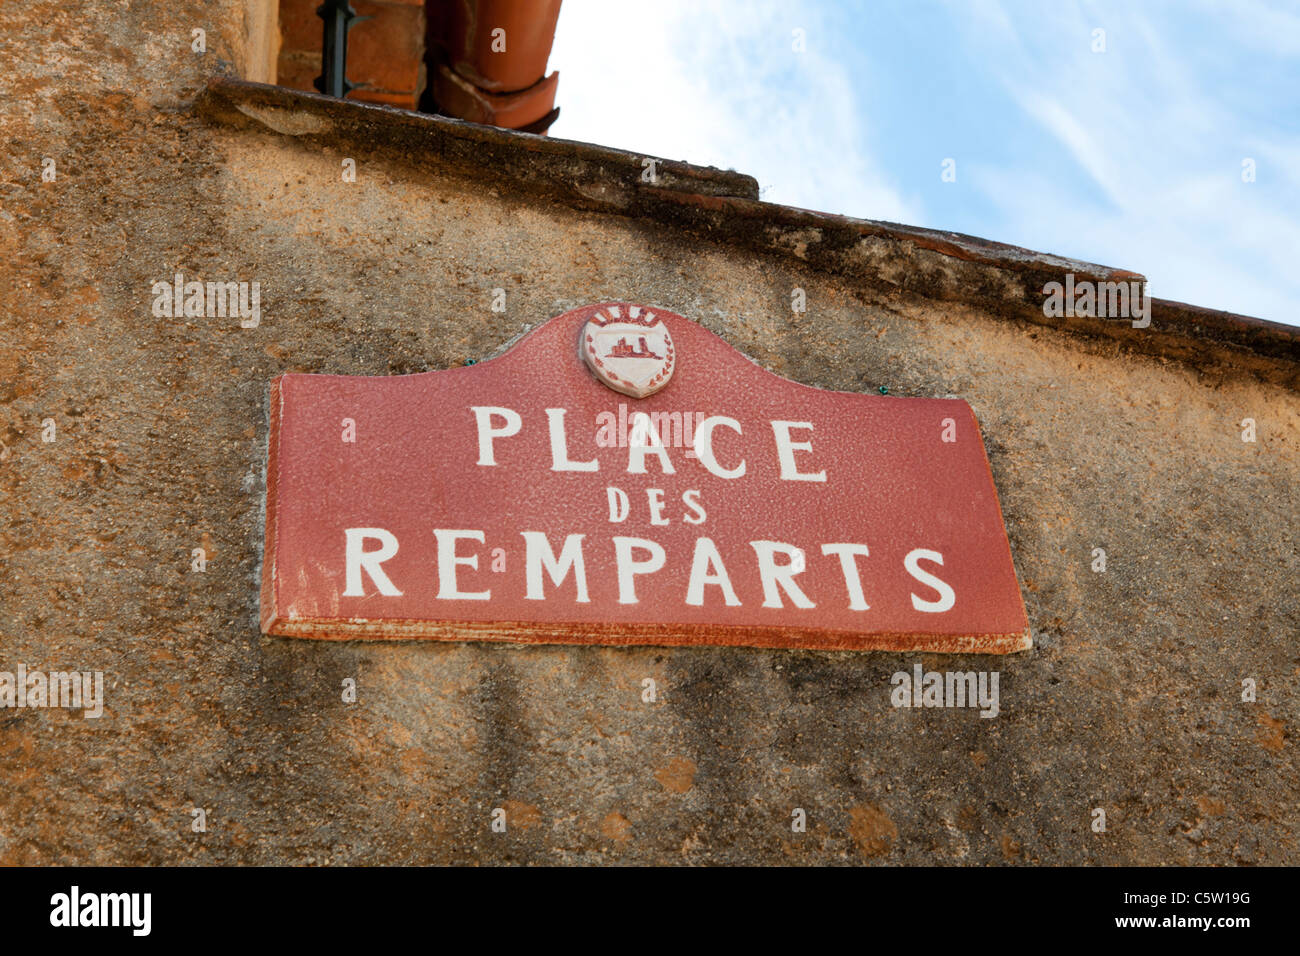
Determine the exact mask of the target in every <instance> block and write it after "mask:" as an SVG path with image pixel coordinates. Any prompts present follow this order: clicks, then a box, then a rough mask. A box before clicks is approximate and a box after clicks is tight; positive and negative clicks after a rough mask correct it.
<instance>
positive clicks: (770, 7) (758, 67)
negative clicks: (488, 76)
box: [550, 0, 919, 222]
mask: <svg viewBox="0 0 1300 956" xmlns="http://www.w3.org/2000/svg"><path fill="white" fill-rule="evenodd" d="M795 29H803V30H804V31H806V42H807V51H806V52H804V53H796V52H794V50H793V49H792V44H793V31H794V30H795ZM826 36H827V34H826V29H825V28H823V26H822V21H821V18H820V16H818V14H817V12H816V10H815V8H814V7H813V6H812V5H810V4H805V3H776V2H767V3H752V4H743V5H739V6H738V5H736V4H727V5H723V4H719V3H700V2H698V0H696V2H688V0H665V2H662V3H655V4H653V5H644V4H641V3H617V4H615V3H609V2H601V0H566V2H565V4H564V6H563V7H562V8H561V12H560V23H559V28H558V30H557V33H556V38H555V47H554V50H553V51H552V55H551V61H550V62H551V66H552V67H553V68H554V69H558V70H559V71H560V91H559V96H558V100H557V102H558V103H559V105H560V108H561V115H560V120H559V122H557V123H556V124H555V126H554V127H553V128H552V133H553V135H555V136H559V137H564V138H566V139H578V140H585V141H588V142H596V143H600V144H602V145H605V146H615V147H618V148H621V149H628V150H632V151H635V152H643V153H645V154H647V155H651V156H663V157H667V158H669V159H681V160H685V161H687V162H692V163H698V164H704V165H712V166H719V167H722V168H735V169H739V170H740V171H741V172H744V173H749V174H750V175H752V176H754V177H755V178H756V179H757V180H758V181H759V184H760V187H764V192H763V198H764V199H766V200H769V201H772V202H781V203H787V204H789V205H795V206H804V207H808V208H814V209H822V210H826V211H829V212H837V213H843V214H846V215H855V216H862V217H865V218H872V219H890V220H897V221H903V222H914V221H916V220H917V219H918V218H919V212H918V210H917V209H916V208H915V207H914V205H913V204H911V203H909V202H908V201H906V200H905V199H904V198H903V197H902V196H901V195H900V194H899V193H898V191H897V189H896V188H895V187H894V185H893V184H892V183H891V181H890V180H889V178H888V177H887V176H885V175H884V174H883V173H882V172H881V170H879V169H878V168H877V167H876V166H875V164H874V163H873V162H872V160H871V157H870V156H868V155H867V154H866V152H865V151H864V148H863V143H864V142H865V137H866V135H867V132H868V131H867V130H865V129H864V128H863V124H862V120H861V116H862V110H861V108H860V106H859V104H858V103H857V97H856V96H855V93H854V85H853V83H852V82H851V79H850V77H849V75H848V74H847V72H846V70H845V67H844V65H842V64H840V63H837V62H834V61H832V60H830V59H829V58H827V57H826V56H824V55H823V54H821V53H819V41H822V42H824V41H825V39H826Z"/></svg>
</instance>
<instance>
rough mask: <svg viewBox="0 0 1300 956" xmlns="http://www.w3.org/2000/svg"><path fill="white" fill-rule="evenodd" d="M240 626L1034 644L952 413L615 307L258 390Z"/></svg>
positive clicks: (974, 456) (430, 633) (1002, 542)
mask: <svg viewBox="0 0 1300 956" xmlns="http://www.w3.org/2000/svg"><path fill="white" fill-rule="evenodd" d="M598 375H599V379H598V378H597V376H598ZM611 379H612V381H611ZM607 386H609V387H607ZM614 389H618V391H615V390H614ZM637 395H643V396H646V397H641V398H638V397H633V396H637ZM262 628H263V630H264V631H265V632H266V633H268V634H283V635H291V636H295V637H315V638H335V639H351V638H433V639H443V640H512V641H533V642H565V643H589V644H746V645H755V646H783V647H786V646H789V647H817V648H835V649H846V650H870V649H890V650H935V651H975V652H992V653H1005V652H1010V651H1016V650H1022V649H1024V648H1027V647H1029V645H1030V637H1029V628H1028V622H1027V619H1026V615H1025V610H1024V605H1023V602H1022V600H1021V596H1020V590H1019V587H1018V585H1017V582H1016V577H1015V570H1014V568H1013V566H1012V561H1011V554H1010V549H1009V547H1008V543H1007V537H1006V531H1005V528H1004V526H1003V523H1002V515H1001V511H1000V509H999V506H998V500H997V493H996V491H995V490H994V487H993V480H992V476H991V474H990V471H989V465H988V460H987V458H986V457H985V454H984V446H983V443H982V441H981V439H980V434H979V427H978V424H977V422H976V420H975V416H974V413H973V412H972V411H971V409H970V406H969V405H967V404H966V402H964V401H961V400H958V399H926V398H897V397H888V396H879V395H862V394H856V393H849V392H830V391H824V390H821V389H816V388H810V387H808V386H804V385H800V384H797V383H795V382H790V381H787V380H785V379H782V378H780V377H779V376H776V375H774V374H772V373H770V372H767V371H765V370H763V369H762V368H760V367H758V366H757V365H755V364H754V363H753V362H751V361H750V360H749V359H747V358H746V357H745V356H743V355H742V354H740V353H739V352H737V351H735V350H734V349H733V348H731V346H729V345H728V344H727V343H725V342H724V341H723V340H721V339H720V338H718V337H717V336H715V335H713V334H712V333H711V332H709V331H707V330H705V329H703V328H702V327H700V326H698V325H696V324H695V323H693V322H691V321H689V320H687V319H685V318H683V317H682V316H679V315H675V314H673V313H670V312H667V311H665V310H663V309H658V308H654V307H646V306H638V305H633V304H631V303H602V304H599V305H592V306H586V307H583V308H580V309H576V310H574V311H571V312H567V313H565V314H563V315H561V316H558V317H556V318H554V319H552V320H551V321H549V322H547V323H545V324H544V325H542V326H541V327H540V328H538V329H536V330H535V331H533V332H532V333H530V334H529V335H528V336H526V337H525V338H524V339H522V340H521V341H520V342H519V343H518V344H517V345H515V346H514V347H513V348H511V349H510V350H509V351H508V352H506V353H505V354H504V355H501V356H500V357H498V358H495V359H491V360H489V361H485V362H482V363H480V364H478V365H473V366H466V367H464V368H454V369H447V370H445V371H438V372H427V373H423V374H419V375H404V376H393V377H385V378H369V377H350V376H334V375H301V374H288V375H283V376H281V377H279V378H278V379H276V380H275V382H274V383H273V384H272V388H271V434H270V445H269V460H268V468H267V514H266V549H265V555H264V561H263V575H262Z"/></svg>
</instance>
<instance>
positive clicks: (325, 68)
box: [313, 0, 370, 99]
mask: <svg viewBox="0 0 1300 956" xmlns="http://www.w3.org/2000/svg"><path fill="white" fill-rule="evenodd" d="M316 16H318V17H320V18H321V19H322V20H324V21H325V35H324V38H323V42H322V43H321V75H320V76H318V77H316V79H315V80H314V81H313V85H314V86H315V87H316V89H318V90H320V92H322V93H324V94H325V95H326V96H337V97H338V98H339V99H342V98H343V97H345V96H347V95H348V94H349V93H351V92H352V91H353V90H355V89H356V86H354V85H353V84H352V83H349V82H348V76H347V72H348V31H349V30H350V29H352V25H353V24H354V23H355V22H356V21H357V20H358V19H361V20H368V19H370V18H369V17H358V16H357V11H355V10H353V9H352V5H351V4H350V3H348V0H325V2H324V3H322V4H321V5H320V6H319V7H317V8H316Z"/></svg>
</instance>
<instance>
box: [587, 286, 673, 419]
mask: <svg viewBox="0 0 1300 956" xmlns="http://www.w3.org/2000/svg"><path fill="white" fill-rule="evenodd" d="M579 349H580V351H581V353H582V357H583V359H584V360H585V361H586V363H587V365H588V366H590V368H591V370H592V372H593V373H595V376H596V378H598V379H600V380H601V381H602V382H604V383H605V384H606V385H608V386H609V387H610V388H612V389H613V390H614V391H616V392H621V393H622V394H624V395H630V396H632V397H633V398H645V397H646V396H647V395H653V394H654V393H655V392H657V391H659V390H660V389H661V388H663V387H664V386H665V385H667V384H668V380H669V379H671V378H672V377H673V367H674V365H675V364H676V356H675V355H674V353H673V339H672V336H671V335H669V334H668V326H667V325H665V324H664V320H663V319H662V318H660V317H659V316H657V315H655V313H654V312H652V311H650V310H649V309H647V308H645V307H644V306H640V305H607V306H603V307H602V308H601V309H600V310H599V311H598V312H596V313H595V314H594V315H593V316H592V317H591V318H590V319H588V320H587V324H586V325H584V326H583V328H582V344H581V345H580V347H579Z"/></svg>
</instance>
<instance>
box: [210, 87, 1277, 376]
mask: <svg viewBox="0 0 1300 956" xmlns="http://www.w3.org/2000/svg"><path fill="white" fill-rule="evenodd" d="M195 108H196V110H197V112H198V114H199V115H200V116H202V117H203V118H205V119H206V120H208V121H211V122H217V123H222V124H225V125H231V126H235V127H242V128H258V127H265V128H267V129H270V130H273V131H274V132H277V133H281V134H283V135H290V136H294V137H296V138H299V139H302V140H304V141H306V142H311V143H320V144H331V145H338V144H341V143H348V144H354V145H356V146H358V147H359V148H362V149H367V150H382V151H387V152H392V153H394V154H395V155H397V156H400V157H401V158H402V159H403V160H404V161H406V162H409V163H412V164H413V165H416V166H421V165H428V166H431V167H437V168H441V169H447V168H451V169H453V170H455V171H457V172H458V173H459V174H461V175H465V176H467V177H471V178H479V179H485V180H489V181H493V182H498V183H500V182H506V183H509V184H511V185H514V186H516V187H518V188H520V189H522V190H524V191H525V192H529V193H540V194H543V195H546V196H547V197H548V198H550V199H553V200H556V201H560V202H563V203H566V204H567V205H570V206H573V207H575V208H580V209H590V210H596V211H601V212H606V213H613V214H617V215H623V216H630V217H634V218H638V219H647V220H651V221H655V222H660V223H664V224H666V225H669V226H672V227H674V228H678V229H681V230H684V231H687V232H690V233H692V234H695V235H701V236H705V237H707V238H709V239H710V240H713V241H717V242H727V243H732V244H737V245H742V246H745V247H747V248H750V249H753V250H754V251H756V252H760V253H764V254H773V255H778V256H781V257H784V258H793V259H795V260H798V261H800V262H803V263H806V264H807V265H808V266H809V267H810V268H813V269H815V270H817V271H820V272H824V273H827V274H831V275H838V276H843V277H845V278H849V279H852V280H854V281H855V282H857V283H860V284H862V285H863V286H865V287H867V288H870V289H873V290H875V291H877V292H880V293H884V294H887V295H888V294H897V293H909V294H913V295H917V296H921V297H924V298H928V299H932V300H935V301H940V302H945V301H946V302H960V303H963V304H968V305H973V306H977V307H979V308H983V309H986V310H988V311H989V312H991V313H992V314H994V315H998V316H1002V317H1005V318H1009V319H1014V320H1017V321H1022V322H1028V323H1031V324H1034V325H1037V326H1043V327H1046V328H1052V329H1059V330H1064V331H1068V332H1073V333H1079V334H1083V335H1087V336H1091V337H1096V338H1104V339H1109V340H1113V341H1117V342H1119V343H1120V344H1122V345H1123V346H1124V347H1125V348H1129V349H1131V350H1133V351H1135V352H1140V353H1143V354H1148V355H1157V356H1163V357H1168V358H1174V359H1177V360H1179V361H1182V362H1186V363H1188V364H1191V365H1194V366H1198V367H1204V366H1211V365H1218V366H1223V367H1226V368H1227V369H1229V370H1240V371H1246V372H1249V373H1251V374H1253V375H1256V376H1258V377H1259V378H1261V379H1263V380H1265V381H1268V382H1272V383H1275V384H1279V385H1284V386H1287V387H1289V388H1293V389H1298V390H1300V329H1296V328H1292V327H1290V326H1286V325H1281V324H1280V323H1276V322H1268V321H1265V320H1262V319H1256V318H1251V317H1248V316H1242V315H1235V314H1233V313H1228V312H1219V311H1214V310H1211V309H1203V308H1199V307H1197V306H1191V305H1186V304H1183V303H1178V302H1170V301H1166V300H1162V299H1153V300H1151V322H1150V326H1149V327H1147V328H1133V327H1132V324H1131V322H1130V321H1129V320H1127V319H1102V318H1095V317H1087V316H1073V317H1068V318H1049V317H1047V316H1046V315H1044V311H1043V300H1044V295H1043V292H1042V290H1043V286H1044V285H1045V284H1046V283H1048V282H1053V281H1055V282H1061V281H1063V280H1064V277H1065V275H1066V273H1073V274H1074V276H1075V279H1076V281H1081V280H1087V281H1091V282H1094V283H1103V282H1125V283H1137V284H1138V287H1139V288H1141V289H1143V290H1145V288H1146V279H1145V277H1143V276H1142V275H1140V274H1139V273H1137V272H1132V271H1128V270H1124V269H1116V268H1112V267H1109V266H1102V265H1097V264H1095V263H1088V262H1081V261H1078V260H1074V259H1068V258H1064V257H1061V256H1054V255H1050V254H1047V253H1041V252H1035V251H1033V250H1030V249H1023V248H1020V247H1018V246H1011V245H1007V244H1004V243H999V242H992V241H989V240H987V239H980V238H977V237H974V236H967V235H962V234H960V233H953V232H942V231H938V230H932V229H923V228H919V227H915V226H907V225H900V224H897V223H889V222H879V221H874V220H867V219H854V218H851V217H848V216H840V215H833V214H830V213H820V212H814V211H812V210H807V209H799V208H795V207H792V206H783V205H779V204H776V203H768V202H762V201H761V200H759V198H758V183H757V181H756V180H755V179H754V178H753V177H752V176H747V175H744V174H742V173H737V172H732V171H726V170H720V169H716V168H713V167H704V166H693V165H690V164H689V163H682V162H677V161H673V160H667V159H658V158H655V165H656V174H657V182H655V183H653V184H651V183H645V182H642V180H641V176H642V173H643V171H644V168H645V167H644V166H643V163H644V161H645V160H646V159H649V158H654V157H645V156H642V155H639V154H637V153H631V152H627V151H624V150H619V149H612V148H609V147H605V146H597V145H593V144H590V143H580V142H574V141H571V140H563V139H556V138H554V137H548V136H535V135H532V134H529V133H520V132H514V131H510V130H503V129H497V128H495V127H491V126H481V125H478V124H475V123H467V122H465V121H463V120H456V119H450V118H447V117H443V116H433V115H429V114H424V113H415V112H410V111H407V110H400V109H394V108H392V107H387V106H379V105H374V104H367V103H358V102H355V101H349V100H338V99H334V98H331V97H326V96H320V95H318V94H315V93H306V92H301V91H297V90H290V89H286V88H284V87H278V86H268V85H265V84H261V83H250V82H247V81H243V80H236V79H231V78H228V77H224V76H218V77H214V78H213V79H211V80H210V81H209V82H208V85H207V87H206V88H205V89H204V90H203V91H202V92H201V93H200V95H199V97H198V99H197V101H196V104H195Z"/></svg>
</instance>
